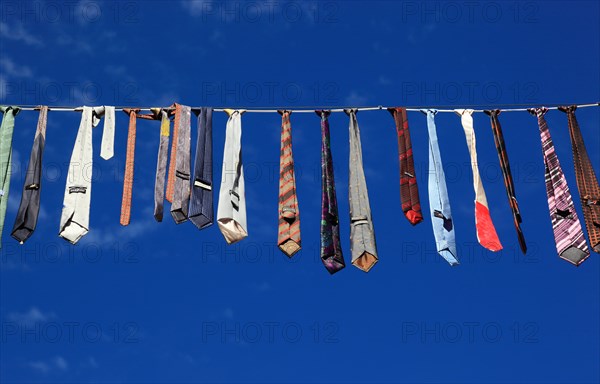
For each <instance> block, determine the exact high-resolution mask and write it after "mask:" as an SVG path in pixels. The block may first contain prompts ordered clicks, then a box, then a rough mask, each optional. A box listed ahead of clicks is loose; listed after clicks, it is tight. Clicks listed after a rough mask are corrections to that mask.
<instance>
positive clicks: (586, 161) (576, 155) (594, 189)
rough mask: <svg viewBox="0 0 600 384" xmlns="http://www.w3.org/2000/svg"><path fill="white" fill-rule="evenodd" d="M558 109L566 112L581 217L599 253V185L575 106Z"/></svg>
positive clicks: (593, 247) (594, 248)
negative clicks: (581, 211)
mask: <svg viewBox="0 0 600 384" xmlns="http://www.w3.org/2000/svg"><path fill="white" fill-rule="evenodd" d="M558 109H559V110H560V111H562V112H565V113H566V114H567V119H568V121H569V135H570V137H571V147H572V149H573V165H574V166H575V177H576V180H577V188H578V189H579V198H580V199H581V207H582V209H583V218H584V221H585V226H586V228H587V231H588V236H589V238H590V244H591V245H592V249H593V251H594V252H596V253H600V186H599V185H598V179H597V178H596V173H595V172H594V167H592V162H591V161H590V157H589V156H588V154H587V150H586V148H585V143H584V142H583V136H582V135H581V130H580V129H579V123H578V122H577V118H576V117H575V110H576V109H577V106H576V105H571V106H569V107H558Z"/></svg>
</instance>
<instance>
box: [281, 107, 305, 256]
mask: <svg viewBox="0 0 600 384" xmlns="http://www.w3.org/2000/svg"><path fill="white" fill-rule="evenodd" d="M279 113H280V114H281V151H280V154H279V235H278V237H277V245H278V246H279V249H281V251H282V252H283V253H285V254H286V255H287V256H288V257H292V256H293V255H294V254H295V253H296V252H298V251H299V250H300V248H301V239H300V210H299V208H298V198H297V196H296V178H295V175H294V157H293V155H292V124H291V123H290V113H291V112H290V111H279Z"/></svg>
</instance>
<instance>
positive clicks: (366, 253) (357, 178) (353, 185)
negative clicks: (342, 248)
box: [344, 108, 379, 272]
mask: <svg viewBox="0 0 600 384" xmlns="http://www.w3.org/2000/svg"><path fill="white" fill-rule="evenodd" d="M344 112H346V114H347V115H348V116H350V126H349V130H350V170H349V188H348V196H349V198H350V249H351V251H352V265H354V266H355V267H357V268H359V269H361V270H363V271H365V272H369V270H370V269H371V268H372V267H373V266H374V265H375V263H377V261H378V260H379V259H378V256H377V246H376V244H375V232H374V230H373V220H372V219H371V206H370V204H369V194H368V191H367V181H366V179H365V172H364V170H363V161H362V145H361V141H360V129H359V128H358V121H357V120H356V112H357V109H356V108H352V109H346V110H344Z"/></svg>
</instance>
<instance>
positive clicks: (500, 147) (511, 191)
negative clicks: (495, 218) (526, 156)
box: [484, 109, 527, 254]
mask: <svg viewBox="0 0 600 384" xmlns="http://www.w3.org/2000/svg"><path fill="white" fill-rule="evenodd" d="M484 112H485V113H486V114H487V115H489V116H490V119H491V122H492V133H493V134H494V142H495V143H496V150H497V151H498V159H499V160H500V169H502V176H504V186H505V187H506V195H507V196H508V204H509V205H510V209H511V211H512V214H513V222H514V225H515V229H516V230H517V237H518V239H519V246H520V247H521V251H522V252H523V254H525V253H527V244H525V236H523V231H522V230H521V221H522V219H521V212H520V211H519V204H518V203H517V196H516V193H515V184H514V182H513V178H512V173H511V171H510V163H509V162H508V153H507V152H506V146H505V144H504V135H503V134H502V127H501V126H500V120H498V115H499V114H500V110H499V109H495V110H488V111H484Z"/></svg>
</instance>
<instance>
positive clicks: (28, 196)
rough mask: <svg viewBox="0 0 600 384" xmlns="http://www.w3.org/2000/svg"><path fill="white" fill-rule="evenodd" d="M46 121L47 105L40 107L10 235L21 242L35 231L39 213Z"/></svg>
mask: <svg viewBox="0 0 600 384" xmlns="http://www.w3.org/2000/svg"><path fill="white" fill-rule="evenodd" d="M47 121H48V107H47V106H42V107H40V116H39V119H38V124H37V129H36V132H35V138H34V139H33V147H32V148H31V155H30V157H29V165H28V166H27V174H26V175H25V185H24V186H23V194H22V195H21V204H20V205H19V210H18V211H17V218H16V219H15V225H14V226H13V230H12V233H11V236H12V237H13V238H14V239H15V240H17V241H18V242H20V243H21V244H23V243H24V242H25V241H26V240H27V239H29V237H30V236H31V235H32V234H33V231H35V227H36V226H37V221H38V215H39V213H40V192H41V187H42V157H43V155H44V146H45V143H46V123H47Z"/></svg>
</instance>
